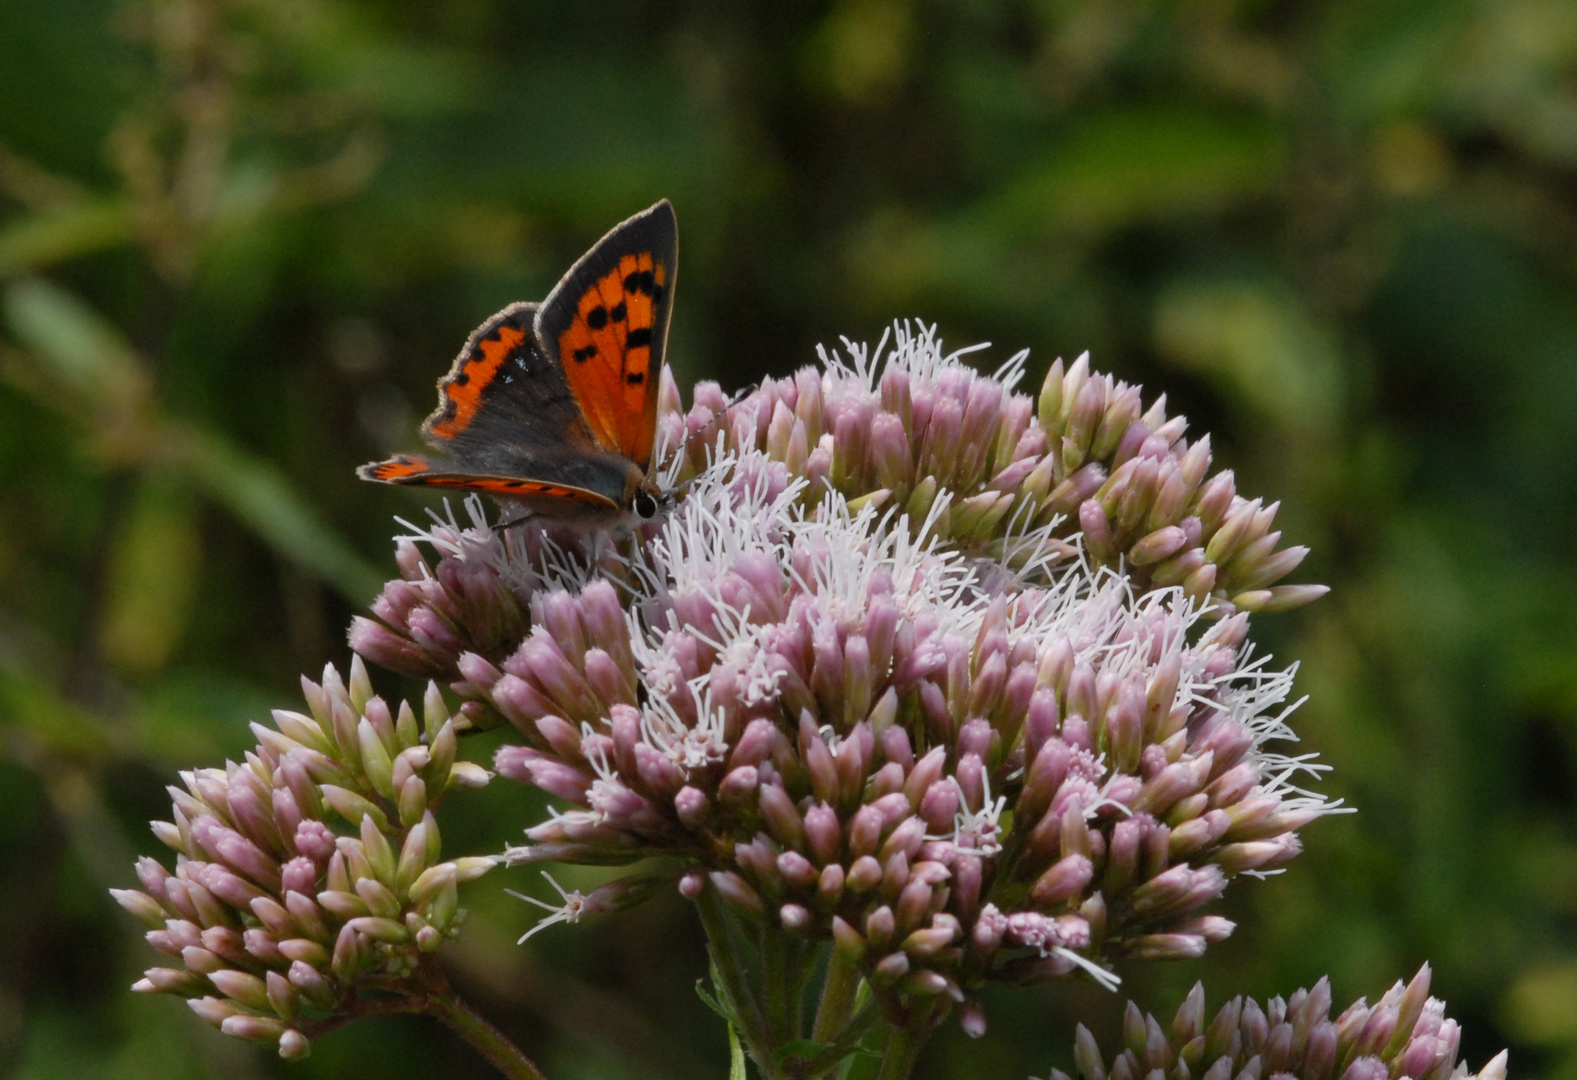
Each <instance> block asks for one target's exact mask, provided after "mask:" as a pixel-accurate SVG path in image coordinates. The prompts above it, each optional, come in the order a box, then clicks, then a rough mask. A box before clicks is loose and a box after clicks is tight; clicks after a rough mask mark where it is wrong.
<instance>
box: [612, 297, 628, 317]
mask: <svg viewBox="0 0 1577 1080" xmlns="http://www.w3.org/2000/svg"><path fill="white" fill-rule="evenodd" d="M626 314H628V312H627V311H626V310H625V308H624V301H623V300H620V301H619V302H618V303H617V304H615V305H614V307H613V310H612V311H610V312H608V318H610V319H612V320H613V321H614V322H623V321H624V316H625V315H626Z"/></svg>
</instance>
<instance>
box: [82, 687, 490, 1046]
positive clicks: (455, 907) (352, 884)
mask: <svg viewBox="0 0 1577 1080" xmlns="http://www.w3.org/2000/svg"><path fill="white" fill-rule="evenodd" d="M302 689H303V690H304V691H305V694H306V699H307V705H308V708H309V711H310V713H311V715H303V714H301V713H296V712H289V711H286V710H282V709H281V710H276V711H275V712H274V723H275V726H274V727H272V728H270V727H265V726H264V725H262V724H253V725H252V730H253V731H254V732H255V733H256V735H257V737H258V745H257V747H256V748H255V749H254V750H253V751H251V752H249V753H248V754H247V755H246V759H245V761H244V762H243V763H241V764H236V763H234V762H231V763H228V764H227V765H226V767H225V768H223V769H198V770H195V771H193V772H188V773H182V774H181V779H182V781H183V782H184V784H185V787H184V789H183V788H177V787H171V788H170V795H171V797H172V798H173V799H174V804H173V806H172V807H171V818H172V820H170V821H158V822H154V824H153V831H154V834H155V835H156V836H158V838H159V839H160V840H162V841H163V842H164V843H165V844H166V846H168V847H170V848H172V849H173V850H174V851H175V853H176V860H175V871H174V872H173V873H172V872H170V871H169V870H168V869H166V868H165V867H164V866H163V865H162V864H161V863H159V862H158V860H156V859H152V858H149V857H146V856H145V857H143V858H142V859H140V860H139V861H138V863H137V876H138V878H140V879H141V881H142V886H143V890H145V891H137V890H130V889H127V890H121V889H117V890H113V893H114V896H115V899H116V900H117V901H119V903H120V904H121V906H122V907H124V908H125V909H126V910H127V911H129V912H131V913H132V914H133V915H135V916H136V917H137V918H139V919H141V920H142V921H143V922H144V923H145V924H146V925H147V926H148V927H149V928H150V929H149V931H148V935H147V937H148V943H149V944H151V945H152V946H153V947H154V948H155V949H156V950H158V951H159V952H161V953H163V954H164V955H166V956H168V957H170V958H171V959H173V960H177V961H179V962H180V965H181V966H179V967H156V968H150V969H149V970H148V971H147V972H146V973H145V975H144V976H143V978H142V979H141V980H140V981H139V982H138V983H137V984H136V985H135V986H134V987H132V989H134V990H138V991H141V992H143V993H169V994H176V995H179V996H181V997H184V998H186V999H187V1004H188V1005H190V1006H191V1009H192V1011H193V1012H195V1013H196V1014H197V1015H198V1016H200V1017H202V1018H203V1019H204V1020H206V1021H208V1022H209V1023H211V1024H213V1025H214V1026H216V1027H218V1028H220V1029H221V1030H223V1031H224V1033H225V1034H227V1035H234V1036H236V1037H238V1038H242V1039H248V1040H250V1041H252V1042H261V1043H267V1044H269V1045H275V1046H277V1047H278V1048H279V1052H280V1055H281V1056H283V1057H287V1058H298V1057H304V1056H306V1054H307V1053H308V1052H309V1051H310V1049H311V1044H310V1038H311V1036H312V1034H314V1033H315V1032H316V1031H317V1030H320V1029H324V1028H326V1027H328V1026H332V1025H333V1021H335V1020H336V1019H341V1020H342V1019H343V1018H345V1017H348V1016H354V1015H357V1014H360V1013H364V1012H366V1011H368V1008H367V1005H366V1004H365V1003H363V1002H362V1001H361V1000H359V998H358V994H359V991H360V990H362V989H363V988H375V989H388V988H390V987H391V986H392V987H396V988H405V989H407V990H414V989H415V988H417V987H419V986H430V985H436V983H435V980H437V979H441V976H438V975H437V973H436V969H432V968H431V967H430V965H426V967H427V968H428V970H425V971H424V970H422V969H423V968H424V965H425V957H426V956H427V954H430V953H431V952H432V951H433V950H434V949H436V948H437V947H438V945H439V943H440V942H442V941H443V940H444V939H445V938H446V937H450V936H453V935H454V934H455V932H456V931H457V930H458V928H459V926H460V923H461V922H462V921H463V920H464V918H465V912H464V910H463V909H461V908H460V906H459V902H458V894H457V891H456V889H457V886H459V885H460V884H462V883H463V882H466V881H471V880H473V879H475V878H477V877H480V876H481V875H482V874H485V873H486V872H487V871H488V870H490V869H492V867H493V865H494V863H495V861H496V860H494V859H492V858H489V857H471V858H462V859H453V860H447V861H444V860H442V859H441V858H440V854H441V850H442V849H441V844H440V840H439V835H438V824H437V822H436V821H434V820H433V815H432V808H433V807H434V806H436V805H437V804H438V802H439V801H441V800H442V798H443V795H444V793H445V792H446V791H448V790H450V789H453V788H455V787H476V786H480V785H482V784H485V783H487V780H488V775H487V773H486V771H485V770H483V769H482V768H480V767H479V766H477V765H473V764H471V763H469V762H464V761H458V760H456V757H455V752H456V739H455V736H456V731H457V724H456V720H455V718H453V717H451V716H450V714H449V711H448V709H447V708H446V707H445V706H444V702H443V698H442V697H441V696H440V695H439V693H438V691H437V689H436V688H435V687H434V688H430V689H429V692H428V694H427V698H426V702H425V705H424V723H422V724H418V722H417V719H416V714H415V712H414V711H413V710H412V709H411V707H410V706H409V705H408V704H405V703H401V705H400V707H399V709H398V710H391V709H390V708H389V706H388V705H387V704H386V703H385V702H384V701H383V699H382V698H379V697H376V696H374V695H373V693H372V687H371V684H370V683H369V682H368V680H367V673H366V670H365V668H364V667H363V666H362V663H361V660H360V659H359V658H357V659H355V660H353V661H352V663H351V672H350V683H349V685H348V686H347V685H346V684H345V682H344V681H342V680H341V678H340V675H339V673H338V672H337V671H335V669H334V668H333V667H328V668H325V669H324V673H323V681H322V683H321V684H319V683H314V682H311V681H310V680H307V679H303V680H302ZM459 726H461V727H463V726H464V723H463V721H462V722H461V724H460V725H459ZM392 1004H393V1005H400V1004H403V1005H404V1006H405V1007H406V1008H407V1009H412V1010H415V1009H418V1008H421V1009H425V1008H426V1006H427V1003H425V1002H416V1001H415V1000H414V999H412V1000H407V1001H405V1002H400V1001H399V1000H398V999H395V1000H394V1001H393V1002H392ZM390 1005H391V1003H390V1002H384V1003H383V1004H381V1005H377V1006H372V1010H373V1011H390Z"/></svg>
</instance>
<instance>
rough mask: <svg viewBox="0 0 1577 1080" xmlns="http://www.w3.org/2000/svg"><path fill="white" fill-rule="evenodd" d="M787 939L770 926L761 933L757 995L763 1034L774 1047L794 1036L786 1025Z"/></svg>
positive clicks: (764, 926) (789, 1020) (787, 996)
mask: <svg viewBox="0 0 1577 1080" xmlns="http://www.w3.org/2000/svg"><path fill="white" fill-rule="evenodd" d="M788 967H789V961H788V938H787V935H785V934H784V933H783V932H782V931H781V930H779V929H778V928H777V927H774V926H767V925H763V926H762V929H761V984H762V985H761V993H762V997H763V998H764V999H765V1005H766V1013H767V1032H768V1035H769V1037H770V1038H771V1039H772V1044H773V1045H774V1046H782V1045H783V1044H784V1043H786V1042H788V1041H789V1039H791V1038H793V1036H794V1034H796V1033H795V1032H794V1031H793V1029H792V1027H791V1026H790V1024H791V1023H792V1017H791V1016H790V1015H789V989H788V986H787V983H788V978H789V973H788Z"/></svg>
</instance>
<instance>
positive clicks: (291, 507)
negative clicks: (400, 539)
mask: <svg viewBox="0 0 1577 1080" xmlns="http://www.w3.org/2000/svg"><path fill="white" fill-rule="evenodd" d="M185 441H186V443H187V453H185V454H183V455H182V458H183V465H184V466H185V468H186V470H187V472H188V473H189V474H190V475H191V477H192V479H193V480H194V481H195V482H196V483H197V484H198V486H199V487H201V488H202V489H203V490H204V491H205V492H206V493H207V494H208V495H210V496H212V497H213V498H214V499H215V500H217V501H218V502H221V503H223V504H224V505H225V506H226V507H227V508H228V509H229V510H230V512H231V513H233V514H235V516H236V517H238V518H240V519H241V520H242V521H243V522H244V523H245V524H246V525H247V526H248V527H249V528H250V529H251V530H252V531H253V532H255V533H257V535H258V536H259V537H260V538H261V539H262V540H263V541H264V542H265V543H267V544H268V545H269V546H270V547H272V548H274V549H275V550H277V551H278V552H279V553H280V554H282V555H285V556H286V557H288V558H290V559H291V560H293V561H295V562H297V563H300V564H301V566H302V567H304V568H305V569H306V570H308V571H310V572H311V573H312V574H314V575H315V576H317V577H319V578H321V579H322V580H324V581H325V582H327V583H328V584H330V585H332V586H334V587H335V588H336V589H338V590H339V591H340V593H341V594H343V595H344V596H345V598H346V599H348V600H352V601H354V602H356V603H358V604H361V603H366V602H367V601H368V600H370V599H371V598H372V597H374V596H376V595H377V594H378V590H379V589H380V588H382V587H383V575H382V574H380V573H378V571H376V570H374V569H373V568H372V567H370V566H368V565H367V564H366V563H365V562H363V561H362V560H361V558H360V557H359V556H358V555H357V554H356V553H355V552H353V551H352V550H351V549H350V548H349V547H348V546H347V545H346V544H345V542H344V541H342V540H341V539H340V538H339V536H338V535H336V534H335V533H334V532H333V530H331V529H330V528H329V527H328V526H327V525H325V524H323V522H322V521H321V520H319V519H318V517H317V515H316V514H315V513H313V511H312V508H311V507H309V506H308V505H307V504H306V503H304V502H303V501H302V500H301V498H300V497H299V496H298V495H297V494H296V492H295V490H294V489H292V488H291V486H290V482H289V480H287V479H286V478H285V475H284V474H283V473H281V472H280V471H279V470H278V469H276V468H274V466H273V465H271V464H270V463H268V462H267V461H264V460H262V459H261V458H257V457H254V456H253V455H251V454H248V453H247V452H246V451H244V450H242V449H240V448H239V447H237V446H235V445H234V444H232V443H231V442H230V441H229V440H228V439H227V438H225V437H224V436H223V435H221V434H220V433H219V432H217V431H206V430H203V429H201V428H196V427H191V428H187V429H186V431H185Z"/></svg>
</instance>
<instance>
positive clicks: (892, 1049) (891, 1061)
mask: <svg viewBox="0 0 1577 1080" xmlns="http://www.w3.org/2000/svg"><path fill="white" fill-rule="evenodd" d="M930 1035H931V1031H930V1028H929V1026H927V1027H926V1030H924V1031H913V1030H909V1029H906V1028H894V1029H893V1033H892V1037H891V1038H889V1039H888V1040H887V1052H886V1053H885V1054H883V1055H882V1068H881V1071H880V1072H878V1073H877V1074H876V1080H909V1075H910V1074H911V1073H912V1072H914V1067H915V1063H916V1062H918V1061H919V1060H920V1048H921V1047H923V1046H924V1045H925V1041H926V1039H927V1038H929V1037H930Z"/></svg>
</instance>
